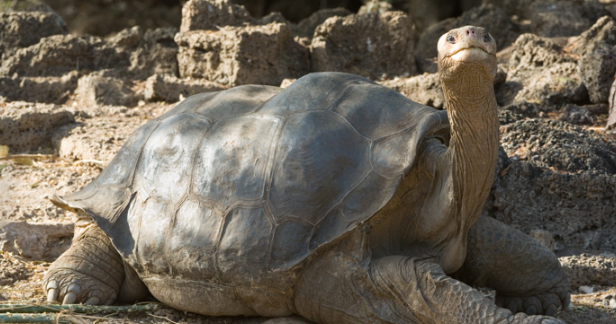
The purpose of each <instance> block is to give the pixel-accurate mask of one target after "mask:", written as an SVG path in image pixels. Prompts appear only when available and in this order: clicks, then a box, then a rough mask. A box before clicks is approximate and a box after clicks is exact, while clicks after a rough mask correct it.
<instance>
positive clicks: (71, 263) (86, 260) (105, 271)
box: [43, 225, 125, 305]
mask: <svg viewBox="0 0 616 324" xmlns="http://www.w3.org/2000/svg"><path fill="white" fill-rule="evenodd" d="M124 278H125V271H124V263H123V260H122V258H121V256H120V254H119V253H118V252H117V251H116V250H115V248H114V247H113V245H111V242H110V241H109V239H108V238H107V236H105V234H104V233H103V231H102V230H100V229H99V228H98V227H96V226H93V225H91V226H88V227H86V228H85V229H84V230H83V232H82V233H81V234H80V235H78V236H77V237H76V238H75V239H73V244H72V245H71V247H70V248H69V249H68V250H67V251H66V252H64V253H63V254H62V255H61V256H60V257H59V258H58V260H56V261H55V262H54V263H53V264H52V265H51V266H50V267H49V271H47V274H45V278H44V279H43V289H44V290H45V294H46V295H47V301H48V302H62V303H63V304H75V303H86V304H91V305H102V304H107V305H109V304H112V303H113V302H115V300H116V298H117V296H118V293H119V292H120V288H121V286H122V283H123V281H124Z"/></svg>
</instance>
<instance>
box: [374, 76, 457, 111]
mask: <svg viewBox="0 0 616 324" xmlns="http://www.w3.org/2000/svg"><path fill="white" fill-rule="evenodd" d="M379 83H380V84H381V85H384V86H386V87H388V88H391V89H394V90H396V91H398V92H400V93H401V94H403V95H405V96H406V97H408V98H409V99H411V100H413V101H416V102H418V103H420V104H423V105H427V106H431V107H434V108H438V109H443V108H444V107H443V105H444V104H445V97H444V96H443V88H442V87H441V80H440V79H439V77H438V74H437V73H432V74H429V73H424V74H421V75H417V76H414V77H410V78H400V79H398V78H396V79H393V80H386V81H381V82H379Z"/></svg>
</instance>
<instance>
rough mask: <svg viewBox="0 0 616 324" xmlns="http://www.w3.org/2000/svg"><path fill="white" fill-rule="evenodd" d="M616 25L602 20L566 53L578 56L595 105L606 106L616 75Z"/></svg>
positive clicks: (581, 70) (579, 38)
mask: <svg viewBox="0 0 616 324" xmlns="http://www.w3.org/2000/svg"><path fill="white" fill-rule="evenodd" d="M614 46H616V22H615V21H614V19H612V18H611V17H608V16H605V17H602V18H600V19H599V20H598V21H597V22H596V23H595V24H594V25H593V26H592V27H591V28H590V29H588V30H586V31H585V32H583V33H582V34H581V35H580V36H579V37H577V38H576V39H575V40H574V41H573V42H572V44H570V45H569V46H567V48H566V49H565V50H567V51H569V52H572V53H574V54H576V55H579V56H580V57H581V59H580V60H579V63H578V65H579V68H580V73H581V74H582V78H583V79H584V84H585V85H586V88H587V89H588V96H589V99H590V101H591V102H593V103H607V102H608V97H609V93H610V86H611V84H612V82H614V73H616V51H615V50H614Z"/></svg>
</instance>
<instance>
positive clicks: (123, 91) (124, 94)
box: [75, 73, 138, 107]
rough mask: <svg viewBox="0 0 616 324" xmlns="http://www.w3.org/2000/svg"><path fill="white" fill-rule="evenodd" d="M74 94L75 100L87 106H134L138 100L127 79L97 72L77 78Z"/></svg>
mask: <svg viewBox="0 0 616 324" xmlns="http://www.w3.org/2000/svg"><path fill="white" fill-rule="evenodd" d="M75 94H76V97H77V100H78V101H80V102H81V103H82V104H83V105H85V106H88V107H92V106H98V105H109V106H134V105H135V104H136V103H137V101H138V97H137V96H136V95H135V94H134V92H133V91H132V90H131V88H130V84H129V83H128V81H125V80H123V79H120V78H115V77H112V76H104V75H101V74H99V73H91V74H88V75H85V76H82V77H81V78H79V82H78V85H77V89H76V91H75Z"/></svg>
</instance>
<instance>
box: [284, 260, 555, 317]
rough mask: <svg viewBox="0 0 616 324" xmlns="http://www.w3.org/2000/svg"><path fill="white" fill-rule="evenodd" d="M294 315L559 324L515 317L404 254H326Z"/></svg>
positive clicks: (302, 288) (304, 280) (298, 297)
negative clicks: (374, 257)
mask: <svg viewBox="0 0 616 324" xmlns="http://www.w3.org/2000/svg"><path fill="white" fill-rule="evenodd" d="M295 307H296V309H297V312H298V313H299V314H300V315H302V316H304V317H306V318H308V319H310V320H312V321H315V322H317V323H331V324H334V323H336V324H346V323H348V324H351V323H377V324H385V323H387V324H391V323H422V324H429V323H434V324H436V323H469V324H470V323H477V324H480V323H486V324H487V323H527V324H528V323H537V324H538V323H543V324H547V323H554V324H556V323H563V322H561V321H559V320H558V319H555V318H552V317H545V316H528V315H526V314H524V313H520V314H516V315H513V314H512V313H511V312H510V311H509V310H507V309H504V308H500V307H497V306H496V305H495V304H494V302H493V301H491V300H489V299H487V298H485V297H483V295H482V294H481V293H480V292H479V291H477V290H475V289H473V288H472V287H470V286H468V285H466V284H464V283H463V282H461V281H458V280H455V279H453V278H451V277H448V276H446V275H445V273H444V272H443V271H442V269H441V268H440V266H438V265H437V264H436V263H432V262H427V261H419V260H417V259H414V258H409V257H404V256H388V257H384V258H380V259H377V260H373V261H371V262H370V261H369V259H368V260H363V261H362V260H358V259H356V258H354V257H353V256H352V255H350V254H347V253H344V252H339V251H330V252H328V253H325V254H323V255H321V256H319V257H318V258H317V259H315V260H313V261H312V262H311V263H310V265H308V268H307V269H306V270H305V271H304V273H303V274H302V277H301V278H300V280H299V283H298V286H297V288H296V291H295Z"/></svg>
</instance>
